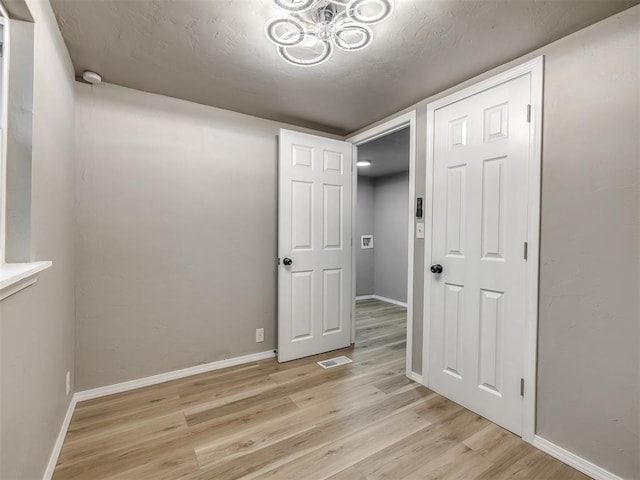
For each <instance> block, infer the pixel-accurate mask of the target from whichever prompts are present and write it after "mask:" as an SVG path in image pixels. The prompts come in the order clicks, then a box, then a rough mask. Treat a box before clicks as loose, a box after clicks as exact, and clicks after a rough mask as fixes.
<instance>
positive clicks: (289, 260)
mask: <svg viewBox="0 0 640 480" xmlns="http://www.w3.org/2000/svg"><path fill="white" fill-rule="evenodd" d="M282 263H284V264H285V266H287V267H288V266H289V265H291V264H292V263H293V260H291V259H290V258H285V259H284V260H282Z"/></svg>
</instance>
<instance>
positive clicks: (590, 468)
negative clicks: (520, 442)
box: [533, 435, 623, 480]
mask: <svg viewBox="0 0 640 480" xmlns="http://www.w3.org/2000/svg"><path fill="white" fill-rule="evenodd" d="M533 446H534V447H536V448H538V449H539V450H542V451H543V452H545V453H548V454H549V455H551V456H552V457H554V458H557V459H558V460H560V461H561V462H563V463H566V464H567V465H569V466H571V467H573V468H575V469H576V470H580V471H581V472H582V473H584V474H585V475H589V476H590V477H592V478H594V479H595V480H623V479H622V478H620V477H619V476H617V475H616V474H614V473H611V472H609V471H608V470H605V469H604V468H602V467H599V466H598V465H596V464H594V463H591V462H589V461H588V460H585V459H584V458H582V457H579V456H578V455H576V454H575V453H572V452H570V451H569V450H565V449H564V448H562V447H559V446H558V445H556V444H555V443H551V442H550V441H549V440H545V439H544V438H542V437H539V436H538V435H536V436H535V437H533Z"/></svg>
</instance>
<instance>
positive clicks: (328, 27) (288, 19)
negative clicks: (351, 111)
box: [265, 0, 393, 67]
mask: <svg viewBox="0 0 640 480" xmlns="http://www.w3.org/2000/svg"><path fill="white" fill-rule="evenodd" d="M273 1H274V3H275V4H276V5H277V6H278V7H280V8H281V9H282V10H284V12H285V13H286V14H287V16H282V17H279V18H274V19H272V20H270V21H268V22H267V24H266V25H265V33H266V35H267V38H268V39H269V40H271V41H272V42H273V43H274V44H275V45H276V47H277V49H278V53H279V54H280V57H282V59H284V60H285V61H287V62H289V63H291V64H293V65H297V66H301V67H312V66H315V65H320V64H321V63H324V62H326V61H327V60H328V59H329V57H331V55H332V54H333V51H334V49H335V48H339V49H341V50H347V51H353V50H361V49H363V48H365V47H366V46H367V45H369V44H370V43H371V41H372V40H373V31H372V30H371V28H370V27H369V25H373V24H375V23H378V22H381V21H382V20H384V19H385V18H387V17H388V16H389V15H390V14H391V11H392V10H393V0H273Z"/></svg>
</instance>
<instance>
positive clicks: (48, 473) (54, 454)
mask: <svg viewBox="0 0 640 480" xmlns="http://www.w3.org/2000/svg"><path fill="white" fill-rule="evenodd" d="M76 402H77V401H76V396H75V394H74V395H73V396H72V397H71V401H70V402H69V406H68V407H67V414H66V415H65V416H64V420H63V421H62V426H61V427H60V432H59V433H58V438H56V443H54V444H53V450H52V451H51V456H50V457H49V463H47V469H46V470H45V471H44V475H43V477H42V478H43V480H51V477H53V471H54V470H55V469H56V464H57V463H58V457H59V456H60V452H61V451H62V445H63V444H64V438H65V437H66V436H67V430H68V429H69V424H70V423H71V417H72V416H73V411H74V410H75V408H76Z"/></svg>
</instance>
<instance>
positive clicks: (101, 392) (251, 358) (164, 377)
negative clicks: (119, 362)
mask: <svg viewBox="0 0 640 480" xmlns="http://www.w3.org/2000/svg"><path fill="white" fill-rule="evenodd" d="M274 356H275V353H273V350H269V351H266V352H260V353H252V354H250V355H244V356H242V357H234V358H228V359H226V360H220V361H217V362H211V363H204V364H202V365H196V366H195V367H188V368H183V369H181V370H174V371H172V372H167V373H161V374H159V375H153V376H151V377H144V378H139V379H137V380H130V381H128V382H122V383H116V384H113V385H107V386H106V387H99V388H93V389H91V390H84V391H82V392H77V393H76V395H75V396H76V401H78V402H82V401H85V400H92V399H94V398H99V397H104V396H106V395H113V394H114V393H121V392H126V391H129V390H135V389H136V388H141V387H148V386H150V385H157V384H158V383H164V382H169V381H171V380H177V379H179V378H184V377H189V376H191V375H197V374H199V373H206V372H211V371H213V370H220V369H221V368H227V367H233V366H235V365H242V364H243V363H250V362H257V361H258V360H264V359H267V358H273V357H274Z"/></svg>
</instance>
